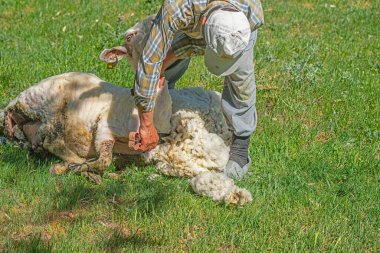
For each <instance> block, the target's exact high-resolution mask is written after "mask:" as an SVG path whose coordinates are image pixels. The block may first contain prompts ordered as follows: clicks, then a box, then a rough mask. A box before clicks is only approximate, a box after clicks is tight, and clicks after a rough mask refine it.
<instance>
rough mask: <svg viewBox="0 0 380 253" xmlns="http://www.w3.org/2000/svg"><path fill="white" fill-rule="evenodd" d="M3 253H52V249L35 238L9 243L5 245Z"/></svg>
mask: <svg viewBox="0 0 380 253" xmlns="http://www.w3.org/2000/svg"><path fill="white" fill-rule="evenodd" d="M4 252H30V253H50V252H53V247H52V245H51V244H49V243H45V242H43V241H42V240H41V239H40V238H39V237H37V236H36V237H33V238H28V239H25V240H21V241H12V242H9V243H7V244H6V245H5V248H4Z"/></svg>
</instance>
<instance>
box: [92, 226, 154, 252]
mask: <svg viewBox="0 0 380 253" xmlns="http://www.w3.org/2000/svg"><path fill="white" fill-rule="evenodd" d="M99 246H100V247H101V248H103V249H105V251H106V252H119V251H121V250H122V249H124V248H127V247H128V248H133V250H139V249H144V248H145V249H146V247H157V246H160V243H158V242H156V241H154V240H151V239H149V238H148V237H146V236H144V235H143V234H140V233H138V232H136V233H135V234H132V235H131V236H129V237H125V235H123V234H122V233H120V232H119V231H117V232H114V233H113V235H112V236H111V237H110V238H109V239H108V240H107V241H104V242H102V243H101V244H100V245H99Z"/></svg>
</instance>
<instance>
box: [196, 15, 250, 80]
mask: <svg viewBox="0 0 380 253" xmlns="http://www.w3.org/2000/svg"><path fill="white" fill-rule="evenodd" d="M203 29H204V33H203V34H204V38H205V41H206V44H207V46H206V50H205V65H206V67H207V69H208V70H209V71H210V72H211V73H213V74H215V75H217V76H227V75H230V74H232V73H233V72H234V71H235V70H236V69H237V67H238V66H239V63H240V61H241V60H242V57H240V56H241V55H242V53H243V51H244V50H245V49H246V48H247V46H248V43H249V38H250V36H251V28H250V25H249V22H248V19H247V17H246V16H245V15H244V13H242V12H240V11H228V10H223V9H219V10H216V11H214V12H212V13H211V14H210V16H209V17H207V20H206V24H205V25H204V27H203Z"/></svg>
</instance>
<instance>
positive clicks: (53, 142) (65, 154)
mask: <svg viewBox="0 0 380 253" xmlns="http://www.w3.org/2000/svg"><path fill="white" fill-rule="evenodd" d="M36 138H40V139H41V140H43V144H42V147H43V148H44V149H46V150H48V151H49V152H50V153H52V154H53V155H55V156H57V157H59V158H60V159H62V160H63V161H64V163H57V164H53V165H52V166H51V168H50V173H51V174H54V175H59V174H63V173H65V172H67V171H68V170H69V165H70V164H79V163H83V162H84V161H85V159H83V158H81V157H79V156H78V155H77V154H75V153H74V152H73V151H71V150H70V149H69V148H68V147H66V145H65V141H64V139H63V136H62V135H61V134H60V133H59V131H57V129H55V128H54V127H53V126H51V125H48V124H46V125H42V126H41V127H40V128H39V129H38V131H37V133H36Z"/></svg>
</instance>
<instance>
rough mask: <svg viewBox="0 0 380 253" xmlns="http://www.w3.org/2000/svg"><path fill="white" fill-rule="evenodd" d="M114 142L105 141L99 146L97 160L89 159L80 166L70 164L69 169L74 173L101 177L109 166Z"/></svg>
mask: <svg viewBox="0 0 380 253" xmlns="http://www.w3.org/2000/svg"><path fill="white" fill-rule="evenodd" d="M114 143H115V141H114V140H105V141H102V142H101V143H100V144H99V149H98V150H99V158H98V159H96V160H94V159H89V160H87V161H85V162H83V163H81V164H70V166H69V167H70V169H71V170H72V171H73V172H76V173H82V172H90V173H96V174H99V175H102V174H103V173H104V171H105V170H106V169H107V168H108V166H110V165H111V162H112V149H113V146H114Z"/></svg>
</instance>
